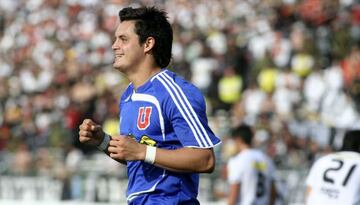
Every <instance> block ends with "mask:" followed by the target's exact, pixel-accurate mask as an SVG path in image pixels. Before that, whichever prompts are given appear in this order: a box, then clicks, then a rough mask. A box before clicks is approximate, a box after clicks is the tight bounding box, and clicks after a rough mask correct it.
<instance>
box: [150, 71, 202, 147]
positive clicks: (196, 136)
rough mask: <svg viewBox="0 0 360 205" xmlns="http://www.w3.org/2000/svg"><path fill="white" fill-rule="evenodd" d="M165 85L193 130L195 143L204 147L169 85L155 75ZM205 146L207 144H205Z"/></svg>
mask: <svg viewBox="0 0 360 205" xmlns="http://www.w3.org/2000/svg"><path fill="white" fill-rule="evenodd" d="M156 78H157V79H158V80H159V81H160V82H161V83H162V84H163V86H164V87H165V89H166V90H167V91H168V93H169V94H170V96H171V98H172V99H173V101H174V103H175V105H176V107H177V108H178V109H179V111H180V113H181V115H182V116H183V118H184V119H185V121H186V122H187V124H188V125H189V127H190V129H191V131H192V132H193V134H194V136H195V139H196V141H197V143H198V144H199V146H200V147H204V145H203V142H201V141H200V139H199V137H198V134H197V132H196V131H195V129H194V127H193V125H192V124H191V122H190V121H189V119H188V117H187V115H185V113H184V110H183V108H182V107H181V106H180V105H179V103H178V100H177V99H176V97H175V96H174V94H173V92H172V91H171V89H170V87H169V86H168V85H167V83H166V82H165V81H164V80H163V79H162V78H161V77H160V75H158V76H157V77H156ZM205 146H207V145H205Z"/></svg>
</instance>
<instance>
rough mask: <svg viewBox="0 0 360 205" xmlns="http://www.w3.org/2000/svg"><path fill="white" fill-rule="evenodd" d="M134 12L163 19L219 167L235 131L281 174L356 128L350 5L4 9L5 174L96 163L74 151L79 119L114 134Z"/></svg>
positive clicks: (32, 5)
mask: <svg viewBox="0 0 360 205" xmlns="http://www.w3.org/2000/svg"><path fill="white" fill-rule="evenodd" d="M139 5H157V6H158V7H160V8H164V9H165V10H166V11H167V12H168V16H169V20H170V21H171V23H172V25H173V29H174V44H173V58H172V62H171V65H170V66H169V69H170V70H173V71H175V72H177V73H179V74H181V75H182V76H184V78H186V79H189V80H190V81H191V82H193V83H194V84H195V85H196V86H197V87H199V88H200V89H201V90H202V92H203V93H204V95H205V97H206V100H207V108H208V115H209V123H210V125H211V126H212V128H213V129H214V131H215V132H216V134H217V135H218V136H219V137H220V138H221V139H222V140H223V143H222V145H221V146H219V147H218V148H217V149H218V150H216V151H217V154H218V155H219V160H218V163H219V165H220V166H221V165H222V164H224V163H226V160H227V159H228V157H229V156H231V154H232V153H233V148H232V143H231V140H229V135H230V130H231V128H232V127H233V126H237V125H239V124H241V123H246V124H249V125H251V126H253V127H254V130H255V131H256V132H255V140H256V141H255V145H256V147H259V148H261V149H262V150H264V151H265V152H266V153H267V154H268V155H269V156H271V157H272V158H273V159H274V161H275V163H276V164H277V166H278V168H282V169H296V168H306V167H308V166H310V165H311V163H312V162H313V160H314V159H315V158H317V157H318V156H319V155H321V154H324V153H328V152H331V151H333V150H336V149H337V148H339V146H341V144H340V143H341V140H342V136H343V134H344V132H345V131H346V130H348V129H354V128H360V114H359V113H360V3H359V2H358V1H356V0H332V1H328V0H302V1H299V0H226V1H221V0H195V1H186V0H144V1H130V0H129V1H127V0H106V1H100V0H46V1H45V0H17V1H13V0H1V1H0V173H6V174H14V175H38V174H48V175H53V174H54V173H55V174H58V175H60V176H62V175H63V171H64V170H68V171H69V173H71V172H74V171H76V170H77V169H78V167H77V166H78V164H79V162H80V161H81V160H82V159H87V158H89V157H92V156H93V154H94V153H96V151H95V149H91V148H89V147H85V146H82V145H80V143H79V142H78V126H79V124H80V123H81V122H82V120H83V119H85V118H92V119H94V120H95V121H97V122H98V123H101V124H102V125H103V126H104V129H105V131H106V132H108V133H109V134H116V133H118V132H119V131H118V123H119V122H118V120H119V119H118V99H119V97H120V95H121V93H122V91H123V90H124V88H125V87H126V86H127V84H128V81H127V79H125V78H124V77H123V76H122V75H121V74H119V73H118V72H117V71H115V70H114V69H113V68H112V62H113V59H114V56H113V51H112V50H111V44H112V42H113V35H114V30H115V28H116V25H117V23H118V21H119V20H118V12H119V10H120V9H121V8H123V7H126V6H139ZM109 166H112V165H109ZM219 170H221V169H219ZM60 173H62V174H60ZM62 177H64V176H62Z"/></svg>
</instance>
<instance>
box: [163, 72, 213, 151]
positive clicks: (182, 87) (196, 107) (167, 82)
mask: <svg viewBox="0 0 360 205" xmlns="http://www.w3.org/2000/svg"><path fill="white" fill-rule="evenodd" d="M158 79H159V81H160V82H161V83H162V84H163V86H164V87H165V89H166V91H167V94H168V97H167V100H165V102H166V104H165V105H164V107H163V110H164V111H165V115H166V117H167V119H168V120H169V121H170V123H171V125H172V128H173V129H174V132H175V134H176V136H177V137H178V140H179V141H180V142H181V144H182V145H183V146H184V147H197V148H210V147H214V146H215V145H216V144H218V143H220V139H219V138H217V137H216V136H215V135H214V133H213V132H212V130H211V129H210V127H209V126H208V123H207V117H206V106H205V100H204V98H203V96H202V94H201V92H200V91H199V90H198V89H197V88H196V87H195V86H193V85H191V84H190V83H186V82H185V83H184V82H175V80H174V79H173V78H171V77H169V76H167V74H166V73H165V74H163V75H159V77H158Z"/></svg>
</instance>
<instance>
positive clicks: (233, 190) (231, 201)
mask: <svg viewBox="0 0 360 205" xmlns="http://www.w3.org/2000/svg"><path fill="white" fill-rule="evenodd" d="M239 193H240V183H233V184H230V189H229V195H228V203H227V204H228V205H235V204H236V202H237V201H238V198H239Z"/></svg>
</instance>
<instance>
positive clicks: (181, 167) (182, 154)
mask: <svg viewBox="0 0 360 205" xmlns="http://www.w3.org/2000/svg"><path fill="white" fill-rule="evenodd" d="M109 145H110V146H109V148H108V151H109V153H110V157H112V158H114V159H120V160H126V161H133V160H140V161H145V162H148V163H152V164H154V165H155V166H158V167H161V168H164V169H167V170H170V171H175V172H198V173H210V172H212V171H213V170H214V167H215V156H214V152H213V149H212V148H204V149H196V148H180V149H176V150H167V149H161V148H156V147H149V146H147V145H144V144H140V143H138V142H136V141H135V140H134V139H132V138H131V137H128V136H113V137H112V140H111V141H110V143H109ZM149 150H152V151H151V152H149ZM149 155H151V156H149ZM149 158H151V160H150V161H151V162H149V160H148V159H149Z"/></svg>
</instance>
